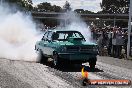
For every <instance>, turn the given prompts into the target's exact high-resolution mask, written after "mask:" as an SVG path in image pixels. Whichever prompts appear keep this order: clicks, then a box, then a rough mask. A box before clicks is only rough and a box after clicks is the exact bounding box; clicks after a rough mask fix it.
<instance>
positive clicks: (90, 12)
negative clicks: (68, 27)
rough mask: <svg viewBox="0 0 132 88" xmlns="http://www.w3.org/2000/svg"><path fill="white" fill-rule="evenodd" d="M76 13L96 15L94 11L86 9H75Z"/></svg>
mask: <svg viewBox="0 0 132 88" xmlns="http://www.w3.org/2000/svg"><path fill="white" fill-rule="evenodd" d="M74 12H76V13H82V14H93V13H94V12H92V11H88V10H84V9H75V10H74Z"/></svg>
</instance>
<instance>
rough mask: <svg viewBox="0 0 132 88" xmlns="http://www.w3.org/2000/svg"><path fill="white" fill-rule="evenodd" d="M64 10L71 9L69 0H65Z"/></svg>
mask: <svg viewBox="0 0 132 88" xmlns="http://www.w3.org/2000/svg"><path fill="white" fill-rule="evenodd" d="M63 11H64V12H67V11H71V5H70V3H69V2H68V1H66V2H65V5H64V6H63Z"/></svg>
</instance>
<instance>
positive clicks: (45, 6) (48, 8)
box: [34, 2, 62, 12]
mask: <svg viewBox="0 0 132 88" xmlns="http://www.w3.org/2000/svg"><path fill="white" fill-rule="evenodd" d="M34 10H35V11H40V12H60V11H61V10H62V9H61V7H60V6H56V5H53V6H52V5H51V4H50V3H47V2H43V3H40V4H38V5H37V6H36V7H34Z"/></svg>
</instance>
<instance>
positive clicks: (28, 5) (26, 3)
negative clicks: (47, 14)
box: [6, 0, 33, 11]
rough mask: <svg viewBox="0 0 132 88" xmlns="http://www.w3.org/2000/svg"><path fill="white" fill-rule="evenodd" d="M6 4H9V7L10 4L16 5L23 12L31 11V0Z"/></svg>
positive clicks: (7, 0)
mask: <svg viewBox="0 0 132 88" xmlns="http://www.w3.org/2000/svg"><path fill="white" fill-rule="evenodd" d="M6 2H8V3H9V5H11V4H16V5H17V6H18V7H20V8H21V9H24V10H28V11H29V10H32V9H33V7H32V4H33V3H32V0H6Z"/></svg>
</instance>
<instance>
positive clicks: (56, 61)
mask: <svg viewBox="0 0 132 88" xmlns="http://www.w3.org/2000/svg"><path fill="white" fill-rule="evenodd" d="M53 65H54V66H55V67H59V66H60V58H59V56H58V54H57V52H54V53H53Z"/></svg>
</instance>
